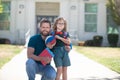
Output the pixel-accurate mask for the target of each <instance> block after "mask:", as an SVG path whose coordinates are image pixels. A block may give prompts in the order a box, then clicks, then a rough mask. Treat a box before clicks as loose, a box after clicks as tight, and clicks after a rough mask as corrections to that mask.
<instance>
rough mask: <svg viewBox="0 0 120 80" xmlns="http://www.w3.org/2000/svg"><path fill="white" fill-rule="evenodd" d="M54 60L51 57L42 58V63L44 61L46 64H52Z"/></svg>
mask: <svg viewBox="0 0 120 80" xmlns="http://www.w3.org/2000/svg"><path fill="white" fill-rule="evenodd" d="M51 60H52V58H50V57H40V61H44V62H45V63H47V64H48V63H50V62H51Z"/></svg>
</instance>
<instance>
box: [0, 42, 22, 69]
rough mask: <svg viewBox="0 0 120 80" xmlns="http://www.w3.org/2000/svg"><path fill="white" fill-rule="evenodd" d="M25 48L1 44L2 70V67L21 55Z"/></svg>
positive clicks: (0, 61)
mask: <svg viewBox="0 0 120 80" xmlns="http://www.w3.org/2000/svg"><path fill="white" fill-rule="evenodd" d="M22 49H23V46H19V45H6V44H4V45H3V44H0V69H1V67H2V66H3V65H4V64H5V63H7V62H8V61H10V60H11V59H12V58H13V57H14V56H15V55H17V54H18V53H20V51H21V50H22Z"/></svg>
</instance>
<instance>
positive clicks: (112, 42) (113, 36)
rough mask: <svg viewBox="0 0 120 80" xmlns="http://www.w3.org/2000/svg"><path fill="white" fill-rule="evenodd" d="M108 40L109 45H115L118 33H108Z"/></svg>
mask: <svg viewBox="0 0 120 80" xmlns="http://www.w3.org/2000/svg"><path fill="white" fill-rule="evenodd" d="M107 37H108V42H109V44H110V46H111V47H116V46H117V43H118V39H119V35H118V34H114V33H111V34H108V36H107Z"/></svg>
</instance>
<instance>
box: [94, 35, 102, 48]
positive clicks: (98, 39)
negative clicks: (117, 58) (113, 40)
mask: <svg viewBox="0 0 120 80" xmlns="http://www.w3.org/2000/svg"><path fill="white" fill-rule="evenodd" d="M102 41H103V37H102V36H100V35H96V36H94V37H93V42H94V46H101V44H102Z"/></svg>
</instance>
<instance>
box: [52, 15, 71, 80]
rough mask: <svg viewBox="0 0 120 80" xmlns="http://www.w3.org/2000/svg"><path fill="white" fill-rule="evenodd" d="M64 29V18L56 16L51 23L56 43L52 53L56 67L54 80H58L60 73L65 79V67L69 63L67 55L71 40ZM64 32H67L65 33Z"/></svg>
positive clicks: (63, 79)
mask: <svg viewBox="0 0 120 80" xmlns="http://www.w3.org/2000/svg"><path fill="white" fill-rule="evenodd" d="M66 29H67V23H66V20H65V19H64V18H62V17H60V18H58V19H57V20H56V21H55V23H54V25H53V31H54V34H55V35H54V36H55V38H56V45H55V46H54V48H53V53H54V55H55V56H54V62H55V66H56V67H57V76H56V80H60V76H61V74H62V80H67V67H68V66H70V65H71V64H70V59H69V55H68V52H69V50H70V46H69V45H70V43H71V41H70V37H69V33H67V32H66ZM65 33H67V34H66V35H65Z"/></svg>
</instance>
